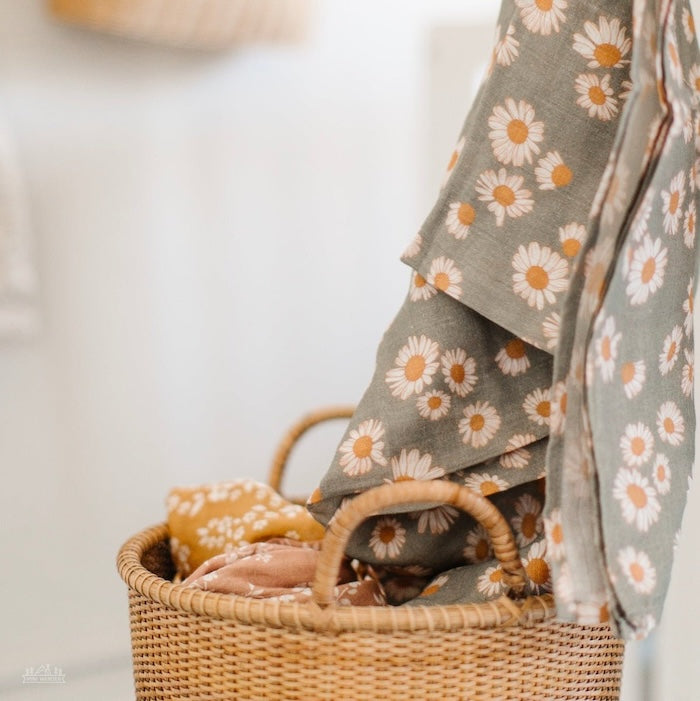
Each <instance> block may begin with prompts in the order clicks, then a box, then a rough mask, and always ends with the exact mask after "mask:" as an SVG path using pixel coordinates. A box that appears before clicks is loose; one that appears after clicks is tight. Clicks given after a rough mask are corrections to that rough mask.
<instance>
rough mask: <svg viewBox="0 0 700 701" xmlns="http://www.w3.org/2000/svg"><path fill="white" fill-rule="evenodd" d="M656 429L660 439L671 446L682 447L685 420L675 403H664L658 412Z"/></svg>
mask: <svg viewBox="0 0 700 701" xmlns="http://www.w3.org/2000/svg"><path fill="white" fill-rule="evenodd" d="M656 429H657V431H658V433H659V437H660V438H661V440H662V441H664V442H665V443H668V444H670V445H680V444H681V443H682V442H683V438H684V436H683V434H684V433H685V420H684V419H683V414H681V412H680V409H679V408H678V406H677V405H676V403H675V402H672V401H670V400H669V401H667V402H664V403H663V404H662V405H661V406H660V407H659V410H658V411H657V412H656Z"/></svg>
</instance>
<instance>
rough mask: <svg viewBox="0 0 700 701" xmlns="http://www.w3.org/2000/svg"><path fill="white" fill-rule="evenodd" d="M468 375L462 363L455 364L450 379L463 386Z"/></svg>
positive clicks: (451, 369)
mask: <svg viewBox="0 0 700 701" xmlns="http://www.w3.org/2000/svg"><path fill="white" fill-rule="evenodd" d="M465 376H466V373H465V372H464V365H462V364H461V363H455V364H454V365H453V366H452V367H451V368H450V377H451V378H452V379H453V380H454V381H455V382H456V383H457V384H458V385H461V384H462V382H464V378H465Z"/></svg>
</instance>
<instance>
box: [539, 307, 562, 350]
mask: <svg viewBox="0 0 700 701" xmlns="http://www.w3.org/2000/svg"><path fill="white" fill-rule="evenodd" d="M560 327H561V316H560V315H559V313H558V312H554V313H553V314H550V315H549V316H548V317H546V318H545V320H544V321H543V322H542V335H543V336H544V337H545V338H546V339H547V348H549V349H552V348H556V347H557V344H558V343H559V329H560Z"/></svg>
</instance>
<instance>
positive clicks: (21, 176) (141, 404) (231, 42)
mask: <svg viewBox="0 0 700 701" xmlns="http://www.w3.org/2000/svg"><path fill="white" fill-rule="evenodd" d="M60 4H61V3H54V5H55V6H57V5H60ZM63 4H64V5H73V6H79V5H80V3H79V2H75V1H74V2H72V3H65V2H64V3H63ZM694 4H695V5H696V6H697V5H700V2H695V3H694ZM498 5H499V3H497V2H496V0H430V2H427V1H419V0H415V1H410V2H406V0H403V1H401V2H399V1H398V0H383V1H382V2H381V3H378V2H370V1H369V0H354V2H352V3H350V2H346V1H345V0H317V1H316V2H312V1H310V2H308V3H306V2H304V0H302V1H301V2H297V3H296V6H295V8H294V11H293V12H292V14H291V15H290V16H289V17H288V18H287V20H285V21H287V22H288V23H289V27H290V31H289V35H288V36H285V35H284V31H282V32H281V34H275V35H274V36H273V34H274V32H268V34H269V36H261V37H260V39H261V41H255V39H256V33H255V31H254V29H250V27H248V28H247V30H246V32H242V34H241V36H240V37H238V38H236V37H235V36H233V37H229V36H227V35H226V33H225V32H222V31H221V27H224V26H229V25H225V24H221V25H220V27H219V30H220V31H219V33H218V34H216V32H214V31H213V30H210V34H209V35H208V36H204V37H203V38H202V41H203V42H205V43H206V42H207V41H210V42H212V43H213V44H217V46H218V50H217V51H207V50H204V49H203V48H201V47H200V48H188V49H182V48H176V47H172V46H163V45H156V44H152V43H148V42H146V41H133V40H128V39H125V38H119V37H114V36H109V35H107V34H103V33H98V32H90V31H86V30H85V29H81V28H79V27H74V26H69V25H67V24H62V23H59V22H58V21H56V19H55V17H52V15H51V14H50V13H49V11H48V7H47V5H46V4H44V3H43V2H41V1H40V0H24V1H23V2H16V0H0V159H1V160H2V162H0V185H2V195H0V207H4V208H5V209H6V210H7V213H6V214H2V215H0V280H2V282H1V283H0V293H1V294H0V465H2V475H3V477H2V482H3V483H2V486H1V488H0V523H1V524H2V534H1V535H0V543H1V547H2V562H3V563H4V566H5V571H4V575H3V576H2V578H1V579H0V596H1V598H2V601H3V602H4V604H5V605H4V611H3V623H2V654H1V655H0V696H1V697H2V698H3V699H7V700H8V701H14V700H15V699H17V700H20V699H30V698H31V699H56V700H57V699H95V698H99V699H101V700H102V701H111V700H112V699H114V700H116V699H122V700H123V699H128V698H133V692H132V681H131V668H130V664H131V662H130V645H129V631H128V612H127V598H126V587H125V585H124V584H123V583H122V582H121V580H120V579H119V578H118V575H117V573H116V569H115V564H114V563H115V556H116V553H117V550H118V548H119V546H120V545H121V543H122V542H123V541H124V540H125V539H126V538H127V537H128V536H130V535H132V534H133V533H134V532H136V531H138V530H140V529H142V528H144V527H145V526H146V525H150V524H152V523H154V522H158V521H161V520H163V518H164V516H165V507H164V498H165V495H166V493H167V491H168V489H169V488H170V487H171V486H173V485H175V484H187V483H199V482H206V481H215V480H221V479H230V478H236V477H246V476H249V477H254V478H257V479H260V480H264V479H265V478H266V475H267V469H268V465H269V462H270V459H271V456H272V454H273V452H274V448H275V445H276V442H277V440H278V439H279V438H280V437H281V435H282V434H283V432H284V431H285V430H286V428H287V427H288V426H289V425H290V424H291V423H292V422H293V421H294V420H295V419H296V418H297V417H298V416H300V415H301V414H303V413H305V412H306V411H308V410H309V409H312V408H315V407H318V406H323V405H328V404H335V403H355V402H356V401H357V400H358V399H359V398H360V396H361V394H362V392H363V390H364V388H365V386H366V385H367V383H368V381H369V379H370V375H371V372H372V370H373V364H374V352H375V349H376V346H377V344H378V342H379V339H380V337H381V335H382V333H383V331H384V329H385V328H386V326H387V325H388V323H389V322H390V320H391V319H392V317H393V315H394V313H395V311H396V310H397V309H398V307H399V305H400V304H401V302H402V300H403V296H404V294H405V291H406V289H407V285H408V269H407V268H406V266H404V265H403V264H401V263H400V261H399V260H398V258H399V255H400V253H401V251H402V250H403V248H404V247H405V245H406V244H407V243H408V242H409V241H410V239H411V238H412V237H413V235H414V233H415V232H416V231H417V229H418V227H419V226H420V224H421V223H422V220H423V218H424V217H425V216H427V214H428V211H429V209H430V207H431V206H432V204H433V201H434V199H435V197H436V195H437V190H438V188H439V185H440V182H441V178H442V171H443V168H444V165H445V163H446V160H447V158H448V156H449V154H450V152H451V150H452V146H453V143H454V141H455V139H456V136H457V134H458V132H459V129H460V127H461V124H462V121H463V119H464V116H465V114H466V112H467V109H468V106H469V102H470V99H471V97H472V96H473V92H474V90H475V88H476V85H477V84H478V82H479V80H480V77H481V74H482V72H483V70H484V68H485V65H486V62H487V60H488V56H489V50H490V46H491V41H492V37H493V34H494V28H495V20H496V15H497V12H498ZM54 9H55V8H54ZM695 9H696V15H697V13H698V12H697V11H698V7H696V8H695ZM298 13H302V15H303V16H302V15H300V14H298ZM292 25H294V26H293V27H292ZM121 28H122V29H123V27H121ZM151 28H153V25H151ZM132 29H133V28H132ZM176 30H177V28H176V27H175V28H173V27H171V28H170V30H169V31H170V32H171V34H170V35H166V36H165V43H167V42H168V41H172V40H173V36H175V35H174V34H173V32H176ZM212 32H213V33H212ZM261 35H265V32H261ZM157 38H158V41H159V42H161V43H163V36H161V37H157ZM190 39H192V37H190ZM696 396H698V394H697V393H696ZM342 430H343V426H342V424H338V425H334V426H329V427H325V428H322V429H318V430H317V431H316V433H312V434H310V435H309V436H308V437H306V438H305V439H304V441H303V443H302V445H301V446H300V448H299V450H298V451H297V452H296V453H295V455H294V457H293V460H292V464H291V466H290V472H289V474H288V477H287V480H286V482H285V489H286V490H288V491H289V492H290V493H304V492H308V491H309V490H310V489H311V488H312V487H313V486H314V485H315V483H316V481H317V480H318V479H319V477H320V476H321V475H322V473H323V472H324V471H325V469H326V467H327V465H328V464H329V462H330V459H331V457H332V454H333V451H334V450H335V447H336V443H337V441H338V439H339V438H340V435H341V433H342ZM697 492H698V490H697V489H696V490H695V491H694V492H691V504H690V507H689V509H688V511H687V515H686V526H685V528H684V532H683V539H682V542H681V544H680V549H679V552H678V558H677V561H676V564H675V568H674V573H673V583H672V590H671V594H670V597H669V600H668V603H667V607H666V612H665V616H664V620H663V623H662V626H661V629H660V630H659V631H658V632H657V633H656V634H655V635H654V636H653V637H652V638H651V639H650V640H648V641H647V642H645V643H644V644H641V645H631V646H630V648H629V652H628V660H627V664H626V672H625V689H624V700H625V701H686V700H687V701H697V699H698V698H700V696H699V695H698V694H699V693H700V692H698V691H697V688H698V672H697V671H696V669H695V668H694V667H696V662H695V658H696V657H697V652H698V650H700V632H699V631H698V628H697V625H696V622H697V621H698V620H700V605H699V604H698V597H697V595H696V594H695V591H694V586H693V583H694V582H696V581H697V580H698V577H700V559H699V558H698V557H697V549H696V546H695V544H694V542H693V541H694V538H695V535H696V534H697V533H699V532H700V495H699V494H698V493H697ZM41 664H48V665H50V666H52V667H53V666H58V667H60V668H61V669H62V670H63V672H64V673H65V675H66V680H67V681H66V684H65V685H48V686H44V687H43V688H39V687H38V686H37V685H24V686H23V685H22V674H23V672H24V671H25V669H26V668H27V667H37V666H39V665H41Z"/></svg>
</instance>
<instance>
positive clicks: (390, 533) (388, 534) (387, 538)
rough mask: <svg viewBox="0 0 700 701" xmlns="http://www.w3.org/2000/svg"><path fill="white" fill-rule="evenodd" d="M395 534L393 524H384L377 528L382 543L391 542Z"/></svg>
mask: <svg viewBox="0 0 700 701" xmlns="http://www.w3.org/2000/svg"><path fill="white" fill-rule="evenodd" d="M395 535H396V531H395V530H394V528H393V526H384V527H383V528H381V529H380V530H379V540H381V541H382V543H391V541H392V540H394V536H395Z"/></svg>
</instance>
